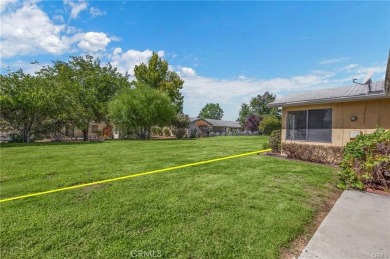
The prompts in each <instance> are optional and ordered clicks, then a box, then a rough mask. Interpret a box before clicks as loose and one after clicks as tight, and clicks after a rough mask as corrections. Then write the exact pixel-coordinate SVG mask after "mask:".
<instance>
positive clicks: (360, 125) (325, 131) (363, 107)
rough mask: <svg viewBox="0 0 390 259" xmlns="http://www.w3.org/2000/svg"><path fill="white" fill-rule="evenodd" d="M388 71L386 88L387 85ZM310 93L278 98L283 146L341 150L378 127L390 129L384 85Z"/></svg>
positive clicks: (389, 98) (275, 104)
mask: <svg viewBox="0 0 390 259" xmlns="http://www.w3.org/2000/svg"><path fill="white" fill-rule="evenodd" d="M388 80H390V76H389V68H388V72H387V73H386V85H387V86H388V85H389V81H388ZM371 85H372V89H371V92H369V90H368V87H367V86H366V85H358V84H355V85H352V86H348V87H338V88H331V89H321V90H313V91H310V92H304V93H298V94H292V95H289V96H286V97H282V98H278V99H277V100H275V101H274V102H272V103H270V104H269V107H282V143H286V142H298V143H309V144H322V145H332V146H344V145H345V144H346V143H347V142H348V141H350V140H352V139H354V138H355V137H356V136H357V135H360V134H366V133H371V132H373V131H374V130H375V129H376V127H378V126H380V127H383V128H385V129H390V93H389V90H388V89H385V82H384V81H381V82H375V83H372V84H371Z"/></svg>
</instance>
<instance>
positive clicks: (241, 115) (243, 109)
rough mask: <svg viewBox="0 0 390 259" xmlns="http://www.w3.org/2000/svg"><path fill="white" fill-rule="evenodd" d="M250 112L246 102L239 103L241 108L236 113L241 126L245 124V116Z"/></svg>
mask: <svg viewBox="0 0 390 259" xmlns="http://www.w3.org/2000/svg"><path fill="white" fill-rule="evenodd" d="M251 114H252V110H251V108H250V107H249V105H248V104H246V103H242V104H241V109H240V112H239V114H238V119H237V121H238V123H240V124H241V126H244V125H245V120H246V118H247V117H248V116H249V115H251Z"/></svg>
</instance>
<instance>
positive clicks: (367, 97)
mask: <svg viewBox="0 0 390 259" xmlns="http://www.w3.org/2000/svg"><path fill="white" fill-rule="evenodd" d="M386 98H390V97H389V96H387V95H386V93H380V94H370V95H357V96H347V97H337V98H326V99H316V100H305V101H297V102H285V103H270V104H268V107H270V108H271V107H289V106H301V105H311V104H324V103H340V102H351V101H364V100H373V99H386Z"/></svg>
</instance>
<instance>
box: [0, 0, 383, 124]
mask: <svg viewBox="0 0 390 259" xmlns="http://www.w3.org/2000/svg"><path fill="white" fill-rule="evenodd" d="M0 7H1V9H0V10H1V17H0V18H1V32H0V36H1V49H0V53H1V66H2V67H7V66H9V67H11V68H12V69H17V68H23V69H25V70H26V71H28V72H30V73H32V72H33V71H34V70H37V69H39V65H32V64H30V62H31V61H34V60H38V61H39V62H40V64H41V65H45V64H50V62H51V60H55V59H61V60H67V59H68V57H69V56H72V55H73V56H74V55H83V54H86V53H89V54H91V55H93V56H96V57H99V58H100V59H101V60H102V61H103V62H111V63H112V64H113V65H114V66H116V67H118V69H119V70H120V71H122V72H124V71H128V72H129V73H130V74H132V71H133V68H134V66H135V65H136V64H139V63H141V62H147V60H148V58H149V57H150V56H151V53H152V51H155V52H158V53H159V54H160V55H161V56H163V58H164V59H166V60H167V61H168V62H169V64H170V66H171V67H170V68H171V70H173V71H176V72H178V73H179V74H180V76H181V77H182V78H183V79H184V81H185V84H184V88H183V90H182V93H183V94H184V96H185V99H184V111H185V113H187V114H190V115H191V116H196V115H197V114H198V113H199V111H200V109H201V108H202V107H203V106H204V105H205V104H206V103H209V102H214V103H219V104H220V105H221V107H222V108H223V109H224V111H225V116H224V119H227V120H235V119H237V117H238V111H239V108H240V104H241V103H243V102H248V101H249V100H250V98H251V97H254V96H256V95H257V94H263V93H264V92H265V91H269V92H271V93H274V94H276V95H277V96H284V95H287V94H289V93H293V92H300V91H306V90H311V89H317V88H325V87H339V86H343V85H350V84H351V83H352V78H358V79H359V80H362V78H363V77H364V75H365V74H366V73H367V72H368V71H370V70H373V71H375V73H374V75H373V79H374V80H383V78H384V73H385V68H386V61H387V57H388V53H389V46H390V3H389V2H385V1H382V2H295V1H289V2H253V1H250V2H231V1H229V2H223V1H222V2H216V1H214V2H199V1H196V2H192V1H186V2H174V1H166V2H134V1H70V0H65V1H35V0H29V1H17V0H1V4H0Z"/></svg>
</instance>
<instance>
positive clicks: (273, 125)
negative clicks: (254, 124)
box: [259, 115, 282, 135]
mask: <svg viewBox="0 0 390 259" xmlns="http://www.w3.org/2000/svg"><path fill="white" fill-rule="evenodd" d="M281 127H282V121H281V120H280V119H279V118H278V117H276V116H272V115H266V116H263V119H262V120H261V122H260V125H259V132H260V134H264V135H270V134H271V133H272V132H273V131H274V130H280V129H281Z"/></svg>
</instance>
